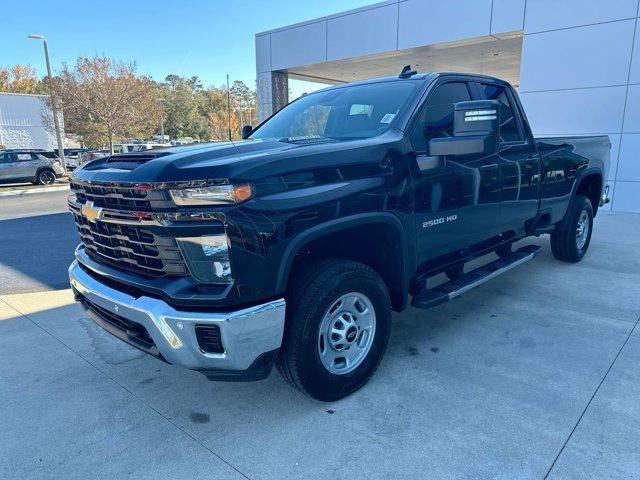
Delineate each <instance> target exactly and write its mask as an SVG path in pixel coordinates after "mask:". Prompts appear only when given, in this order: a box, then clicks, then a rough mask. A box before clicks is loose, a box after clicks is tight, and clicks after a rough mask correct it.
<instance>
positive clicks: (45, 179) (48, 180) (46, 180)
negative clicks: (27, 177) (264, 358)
mask: <svg viewBox="0 0 640 480" xmlns="http://www.w3.org/2000/svg"><path fill="white" fill-rule="evenodd" d="M40 181H41V182H42V183H43V184H45V185H51V184H52V183H53V182H55V181H56V177H54V176H53V173H51V172H42V173H41V174H40Z"/></svg>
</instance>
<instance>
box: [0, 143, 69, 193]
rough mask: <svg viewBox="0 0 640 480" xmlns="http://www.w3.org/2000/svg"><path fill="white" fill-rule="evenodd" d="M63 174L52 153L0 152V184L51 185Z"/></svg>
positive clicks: (33, 151) (34, 151)
mask: <svg viewBox="0 0 640 480" xmlns="http://www.w3.org/2000/svg"><path fill="white" fill-rule="evenodd" d="M63 174H64V170H63V168H62V164H61V163H60V159H59V158H58V156H57V155H56V154H55V153H54V152H50V151H49V152H47V151H44V150H37V149H7V150H0V182H4V183H17V182H32V183H36V184H41V185H52V184H53V183H55V181H56V178H59V177H61V176H62V175H63Z"/></svg>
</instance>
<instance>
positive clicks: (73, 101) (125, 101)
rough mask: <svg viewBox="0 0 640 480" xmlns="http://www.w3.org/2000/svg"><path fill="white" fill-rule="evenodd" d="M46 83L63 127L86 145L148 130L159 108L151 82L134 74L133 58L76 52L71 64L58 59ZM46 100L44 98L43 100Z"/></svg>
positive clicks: (138, 135) (153, 125)
mask: <svg viewBox="0 0 640 480" xmlns="http://www.w3.org/2000/svg"><path fill="white" fill-rule="evenodd" d="M52 88H53V90H54V94H55V95H56V97H57V99H58V101H59V103H60V104H61V106H62V110H63V112H64V119H65V127H66V130H67V131H69V132H73V133H76V134H78V135H80V136H81V137H82V138H83V140H84V141H85V143H87V144H88V145H96V144H99V142H102V144H103V145H104V143H107V144H108V145H109V148H110V150H111V152H112V153H113V144H114V142H115V140H116V139H121V138H126V137H129V138H144V137H146V136H148V135H150V134H151V133H153V132H154V131H155V130H156V128H157V125H158V121H159V119H160V116H161V115H162V110H161V108H160V106H159V105H158V102H157V97H156V95H155V92H156V89H155V84H154V83H153V81H152V80H151V79H150V78H149V77H146V76H139V75H136V64H135V63H124V62H119V61H115V60H112V59H110V58H107V57H105V56H99V55H97V56H95V57H91V58H89V57H79V58H78V60H77V62H76V65H75V67H74V68H73V69H71V68H69V66H68V65H66V64H64V65H63V67H62V71H61V73H60V75H59V76H58V77H55V78H54V79H53V82H52ZM47 101H48V103H50V100H47Z"/></svg>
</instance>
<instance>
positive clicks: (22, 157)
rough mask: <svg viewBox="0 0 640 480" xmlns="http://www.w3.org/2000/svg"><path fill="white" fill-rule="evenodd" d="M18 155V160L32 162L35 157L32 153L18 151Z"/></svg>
mask: <svg viewBox="0 0 640 480" xmlns="http://www.w3.org/2000/svg"><path fill="white" fill-rule="evenodd" d="M16 157H17V158H16V160H17V161H18V162H30V161H31V160H33V157H32V156H31V154H30V153H18V154H16Z"/></svg>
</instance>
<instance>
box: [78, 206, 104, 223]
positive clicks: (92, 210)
mask: <svg viewBox="0 0 640 480" xmlns="http://www.w3.org/2000/svg"><path fill="white" fill-rule="evenodd" d="M82 215H84V216H85V217H86V218H87V220H89V221H90V222H93V223H95V222H96V220H100V219H101V218H102V209H101V208H99V207H94V206H93V202H87V203H85V204H84V205H82Z"/></svg>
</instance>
